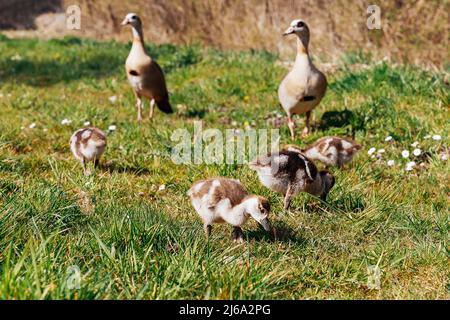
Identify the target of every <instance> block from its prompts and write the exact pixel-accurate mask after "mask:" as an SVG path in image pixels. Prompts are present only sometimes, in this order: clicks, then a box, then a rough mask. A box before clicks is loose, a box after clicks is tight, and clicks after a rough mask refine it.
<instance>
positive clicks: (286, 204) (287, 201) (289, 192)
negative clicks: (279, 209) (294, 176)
mask: <svg viewBox="0 0 450 320" xmlns="http://www.w3.org/2000/svg"><path fill="white" fill-rule="evenodd" d="M292 189H293V188H292V186H291V184H289V186H288V188H287V191H286V195H285V196H284V210H289V207H290V205H291V198H292V193H293V192H292Z"/></svg>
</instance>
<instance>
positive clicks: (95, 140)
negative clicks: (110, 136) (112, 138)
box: [70, 127, 106, 175]
mask: <svg viewBox="0 0 450 320" xmlns="http://www.w3.org/2000/svg"><path fill="white" fill-rule="evenodd" d="M105 148H106V136H105V134H104V133H103V131H101V130H100V129H97V128H93V127H90V128H84V129H79V130H77V131H75V133H74V134H73V135H72V137H71V138H70V150H71V151H72V153H73V155H74V156H75V158H76V159H77V160H79V161H80V162H81V164H82V165H83V173H84V175H89V174H90V172H89V171H88V170H87V168H86V163H87V162H90V161H92V162H94V167H95V168H96V167H98V164H99V161H100V157H101V156H102V154H103V152H104V151H105Z"/></svg>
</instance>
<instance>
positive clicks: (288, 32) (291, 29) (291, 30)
mask: <svg viewBox="0 0 450 320" xmlns="http://www.w3.org/2000/svg"><path fill="white" fill-rule="evenodd" d="M294 32H295V30H294V28H292V27H289V28H287V29H286V31H285V32H284V33H283V36H284V37H285V36H288V35H290V34H293V33H294Z"/></svg>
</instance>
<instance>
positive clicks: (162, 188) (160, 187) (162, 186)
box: [158, 184, 166, 191]
mask: <svg viewBox="0 0 450 320" xmlns="http://www.w3.org/2000/svg"><path fill="white" fill-rule="evenodd" d="M164 190H166V185H165V184H162V185H160V186H159V188H158V191H164Z"/></svg>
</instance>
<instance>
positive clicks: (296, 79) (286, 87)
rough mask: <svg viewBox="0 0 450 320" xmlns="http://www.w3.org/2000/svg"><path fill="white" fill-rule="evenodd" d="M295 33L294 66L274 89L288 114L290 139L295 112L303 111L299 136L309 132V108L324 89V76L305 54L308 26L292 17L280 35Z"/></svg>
mask: <svg viewBox="0 0 450 320" xmlns="http://www.w3.org/2000/svg"><path fill="white" fill-rule="evenodd" d="M290 34H295V35H296V36H297V37H298V39H297V57H296V58H295V63H294V67H293V68H292V70H291V71H290V72H289V73H288V74H287V75H286V77H285V78H284V80H283V81H282V82H281V84H280V87H279V88H278V98H279V100H280V104H281V106H282V107H283V109H284V110H285V111H286V113H287V116H288V127H289V130H290V132H291V137H292V139H294V138H295V122H294V120H293V116H294V115H295V114H298V115H300V114H303V113H306V121H305V128H304V129H303V132H302V137H305V136H307V135H308V134H309V130H310V128H309V127H310V123H309V122H310V118H311V110H313V109H314V108H315V107H316V106H317V105H318V104H319V103H320V101H321V100H322V98H323V96H324V95H325V91H326V89H327V79H326V77H325V75H324V74H323V73H322V72H320V71H319V70H318V69H317V68H316V67H315V66H314V64H313V63H312V61H311V58H310V56H309V51H308V45H309V28H308V26H307V25H306V23H305V22H304V21H302V20H294V21H292V23H291V26H290V27H289V28H288V29H287V30H286V31H285V32H284V34H283V35H284V36H287V35H290Z"/></svg>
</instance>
